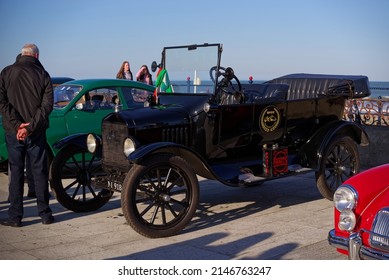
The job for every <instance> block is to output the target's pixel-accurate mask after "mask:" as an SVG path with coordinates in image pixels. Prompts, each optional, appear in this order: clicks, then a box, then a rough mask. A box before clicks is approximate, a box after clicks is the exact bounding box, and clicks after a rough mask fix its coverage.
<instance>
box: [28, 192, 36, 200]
mask: <svg viewBox="0 0 389 280" xmlns="http://www.w3.org/2000/svg"><path fill="white" fill-rule="evenodd" d="M27 197H31V198H36V194H35V192H34V191H29V192H28V193H27Z"/></svg>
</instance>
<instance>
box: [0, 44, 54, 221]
mask: <svg viewBox="0 0 389 280" xmlns="http://www.w3.org/2000/svg"><path fill="white" fill-rule="evenodd" d="M53 99H54V98H53V87H52V84H51V78H50V75H49V74H48V73H47V71H46V70H45V69H44V67H43V66H42V64H41V63H40V62H39V49H38V47H37V46H36V45H35V44H26V45H24V46H23V48H22V55H21V57H20V59H19V60H18V61H17V62H16V63H14V64H12V65H9V66H7V67H5V68H4V69H3V70H2V71H1V74H0V111H1V114H2V116H3V127H4V130H5V134H6V139H5V140H6V144H7V150H8V162H9V167H10V171H11V172H10V176H11V178H10V184H9V199H10V205H9V209H8V220H5V221H1V224H2V225H4V226H12V227H20V226H22V218H23V189H24V188H23V187H24V169H25V161H26V159H28V160H29V163H30V164H31V171H32V175H33V176H32V177H33V180H34V184H35V195H36V200H37V208H38V214H39V216H40V217H41V219H42V223H43V224H51V223H53V221H54V217H53V215H52V210H51V209H50V206H49V198H50V194H49V186H48V168H47V150H46V129H47V128H48V127H49V115H50V113H51V111H52V110H53ZM26 155H28V156H26Z"/></svg>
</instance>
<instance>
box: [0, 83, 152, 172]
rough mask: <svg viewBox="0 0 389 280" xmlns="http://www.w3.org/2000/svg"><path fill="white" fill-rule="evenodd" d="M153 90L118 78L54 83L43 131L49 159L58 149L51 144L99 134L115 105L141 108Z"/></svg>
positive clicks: (1, 160) (0, 151) (0, 153)
mask: <svg viewBox="0 0 389 280" xmlns="http://www.w3.org/2000/svg"><path fill="white" fill-rule="evenodd" d="M53 85H54V84H53ZM154 89H155V88H154V87H153V86H150V85H147V84H144V83H140V82H135V81H129V80H118V79H88V80H72V81H69V82H66V83H63V84H60V85H58V86H56V87H55V88H54V109H53V111H52V112H51V114H50V127H49V128H48V129H47V131H46V136H47V145H48V148H49V158H50V159H52V158H53V157H54V156H55V155H56V154H57V152H58V150H57V149H55V148H54V147H53V145H54V144H55V143H56V142H57V141H59V140H61V139H62V138H64V137H66V136H69V135H74V134H77V133H88V132H93V133H97V134H100V132H101V121H102V119H103V118H104V117H105V116H106V115H107V114H109V113H111V112H113V111H114V110H115V108H117V107H120V109H135V108H138V107H143V106H144V102H146V101H147V97H148V95H149V94H152V93H153V91H154ZM115 96H117V97H118V100H119V102H118V101H116V100H117V97H115ZM0 120H1V122H0V164H2V165H3V166H2V168H3V169H4V168H5V167H6V164H7V159H8V152H7V146H6V144H5V133H4V129H3V124H2V117H1V115H0Z"/></svg>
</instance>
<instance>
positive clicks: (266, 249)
mask: <svg viewBox="0 0 389 280" xmlns="http://www.w3.org/2000/svg"><path fill="white" fill-rule="evenodd" d="M7 182H8V178H7V176H6V175H5V174H4V173H1V174H0V219H5V218H6V217H7V209H8V203H7V202H6V200H7V196H8V187H7ZM200 186H201V196H200V205H199V207H198V211H197V213H196V215H195V217H194V218H193V220H192V222H191V223H190V225H189V226H188V227H187V228H186V229H184V230H183V231H182V233H181V234H179V235H177V236H173V237H169V238H163V239H148V238H145V237H143V236H140V235H138V234H137V233H136V232H135V231H133V230H132V228H131V227H130V226H128V225H127V224H126V221H125V218H124V217H123V215H122V211H121V208H120V194H118V193H116V194H115V195H114V196H113V197H112V200H111V201H110V202H108V203H107V204H106V205H105V206H104V207H102V208H101V209H99V210H98V211H96V212H93V213H74V212H71V211H68V210H67V209H65V208H64V207H62V206H61V205H60V204H59V203H58V202H57V201H56V199H55V198H54V197H53V196H52V198H51V201H50V203H51V207H52V209H53V212H54V216H55V219H56V222H55V223H54V224H51V225H42V224H41V221H40V218H39V217H37V210H36V202H35V199H28V198H27V197H26V198H25V200H24V203H25V204H24V206H25V218H24V219H23V227H21V228H11V227H4V226H1V225H0V260H34V259H41V260H59V259H69V260H78V259H82V260H101V259H116V260H125V259H135V260H160V259H167V260H168V259H177V260H190V259H195V260H253V259H254V260H255V259H267V260H281V259H283V260H288V259H292V260H334V259H339V260H343V259H347V257H345V256H343V255H340V254H338V253H337V252H336V251H335V249H334V248H332V247H331V246H329V245H328V243H327V234H328V231H329V230H330V229H332V228H333V220H332V218H333V208H332V202H330V201H328V200H325V199H323V198H322V197H321V196H320V194H319V192H318V191H317V190H316V185H315V180H314V174H313V173H308V174H304V175H298V176H294V177H289V178H284V179H278V180H273V181H269V182H265V183H264V184H263V185H262V186H260V187H252V188H231V187H227V186H224V185H222V184H220V183H219V182H217V181H209V180H201V182H200ZM26 192H27V186H26Z"/></svg>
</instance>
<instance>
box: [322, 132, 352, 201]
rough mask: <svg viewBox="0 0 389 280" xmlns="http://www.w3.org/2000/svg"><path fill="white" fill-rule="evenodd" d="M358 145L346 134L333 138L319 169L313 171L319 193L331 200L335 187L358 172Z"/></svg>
mask: <svg viewBox="0 0 389 280" xmlns="http://www.w3.org/2000/svg"><path fill="white" fill-rule="evenodd" d="M359 168H360V160H359V152H358V147H357V145H356V144H355V142H354V141H353V140H352V139H351V138H350V137H348V136H344V137H339V138H335V139H334V140H333V141H332V142H330V144H329V145H328V147H327V149H326V150H325V151H324V153H323V158H322V160H321V163H320V167H319V170H318V171H317V172H316V173H315V176H316V185H317V188H318V190H319V192H320V193H321V195H322V196H323V197H324V198H326V199H328V200H331V201H332V200H333V196H334V193H335V191H336V189H337V188H338V187H339V186H340V185H341V184H342V183H343V182H344V181H346V180H347V179H348V178H350V177H352V176H354V175H355V174H357V173H358V172H359Z"/></svg>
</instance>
